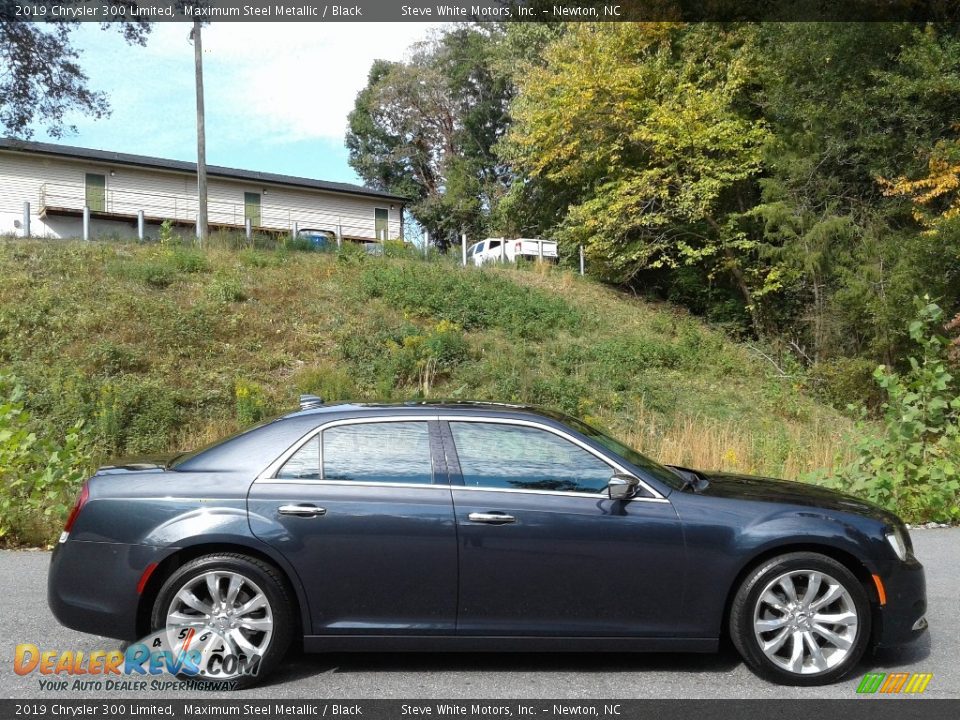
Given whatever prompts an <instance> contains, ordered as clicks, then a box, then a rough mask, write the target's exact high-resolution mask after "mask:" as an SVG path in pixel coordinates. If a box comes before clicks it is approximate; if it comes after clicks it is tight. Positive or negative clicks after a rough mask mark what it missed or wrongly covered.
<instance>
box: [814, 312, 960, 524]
mask: <svg viewBox="0 0 960 720" xmlns="http://www.w3.org/2000/svg"><path fill="white" fill-rule="evenodd" d="M925 301H926V302H921V303H918V309H919V313H918V318H917V320H915V321H914V322H912V323H911V324H910V338H911V339H912V340H913V342H914V343H915V344H916V345H917V347H918V350H919V352H918V353H917V356H916V357H910V369H909V370H907V371H906V372H905V373H903V374H899V373H897V372H895V371H893V370H891V369H888V368H886V367H883V366H880V367H878V368H877V369H876V371H875V372H874V378H875V380H876V382H877V384H878V385H879V386H880V388H881V389H882V391H883V392H884V393H885V395H886V401H885V402H884V403H883V405H882V406H881V410H882V412H883V420H884V430H883V433H882V435H881V436H880V437H874V436H872V435H871V434H870V433H869V431H868V430H867V429H866V428H862V430H863V432H862V433H861V434H860V435H861V438H862V439H861V440H860V441H859V443H858V444H857V457H856V459H855V460H854V461H853V463H851V464H849V465H847V466H846V467H843V468H841V469H840V470H839V472H838V473H837V474H836V476H835V477H834V478H828V479H824V478H822V477H820V478H818V479H819V480H820V481H821V482H824V483H826V484H829V485H832V486H834V487H840V488H843V489H845V490H849V491H850V492H853V493H855V494H859V495H862V496H864V497H866V498H867V499H868V500H871V501H872V502H875V503H877V504H878V505H882V506H883V507H886V508H888V509H890V510H893V511H895V512H898V513H899V514H900V515H901V516H902V517H903V518H904V519H905V520H907V521H913V522H917V521H923V520H958V519H960V507H958V496H960V383H958V382H957V379H956V378H955V377H954V376H953V375H952V374H951V373H950V372H949V370H948V368H947V360H948V358H947V356H948V340H947V339H946V338H944V337H943V336H941V335H940V334H939V333H938V329H939V328H940V327H941V326H942V324H943V311H942V310H941V309H940V307H939V306H938V305H936V304H935V303H931V302H929V298H925ZM865 415H866V410H865V409H863V408H861V416H862V417H865Z"/></svg>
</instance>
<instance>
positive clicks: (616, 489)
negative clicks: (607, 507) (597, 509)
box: [607, 473, 640, 500]
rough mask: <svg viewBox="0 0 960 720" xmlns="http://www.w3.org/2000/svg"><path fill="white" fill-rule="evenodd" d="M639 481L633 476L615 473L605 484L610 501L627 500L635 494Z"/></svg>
mask: <svg viewBox="0 0 960 720" xmlns="http://www.w3.org/2000/svg"><path fill="white" fill-rule="evenodd" d="M639 484H640V481H639V480H637V478H635V477H634V476H633V475H626V474H624V473H617V474H616V475H614V476H613V477H612V478H610V482H609V483H607V493H608V494H609V495H610V499H611V500H629V499H630V498H632V497H633V496H634V493H636V492H637V486H638V485H639Z"/></svg>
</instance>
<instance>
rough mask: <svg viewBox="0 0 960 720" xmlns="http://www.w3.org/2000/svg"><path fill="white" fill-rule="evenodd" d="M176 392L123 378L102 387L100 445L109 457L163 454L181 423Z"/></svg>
mask: <svg viewBox="0 0 960 720" xmlns="http://www.w3.org/2000/svg"><path fill="white" fill-rule="evenodd" d="M181 415H182V413H181V410H180V404H179V402H178V397H177V396H176V393H175V391H174V390H172V389H171V388H169V387H168V386H165V385H164V384H162V383H161V382H159V381H156V380H142V379H140V378H137V377H135V376H129V375H123V376H119V377H117V378H114V379H113V380H111V381H110V382H108V383H105V384H103V385H102V386H100V389H99V394H98V400H97V407H96V411H95V415H94V417H95V419H96V423H95V425H94V430H95V433H96V442H97V445H98V446H99V447H100V448H101V449H102V450H103V452H105V453H106V454H108V455H119V456H123V455H141V454H145V453H154V452H162V451H164V450H166V449H167V448H168V446H169V443H170V437H171V436H172V435H173V433H174V432H175V431H176V429H177V428H178V427H180V424H181V419H182V417H181Z"/></svg>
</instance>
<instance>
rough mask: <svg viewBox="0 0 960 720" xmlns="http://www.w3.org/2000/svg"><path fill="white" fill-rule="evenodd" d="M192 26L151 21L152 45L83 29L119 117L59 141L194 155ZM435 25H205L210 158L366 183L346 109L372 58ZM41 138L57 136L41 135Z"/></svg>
mask: <svg viewBox="0 0 960 720" xmlns="http://www.w3.org/2000/svg"><path fill="white" fill-rule="evenodd" d="M190 27H191V26H190V25H189V24H181V23H159V24H157V25H155V27H154V30H153V32H152V33H151V37H150V39H149V41H148V43H147V47H145V48H144V47H139V46H136V45H134V46H129V45H127V44H126V43H125V42H124V41H123V39H122V38H121V37H120V35H119V33H116V32H114V31H102V30H100V29H99V26H98V25H96V24H94V23H83V24H81V26H80V28H79V29H78V30H77V32H76V35H75V41H76V44H77V46H78V47H79V48H81V49H82V51H83V55H82V57H81V66H82V67H83V69H84V70H85V72H86V73H87V75H88V76H89V78H90V85H91V87H93V88H96V89H98V90H103V91H105V92H106V93H107V94H108V95H109V97H110V104H111V106H112V108H113V112H112V114H111V115H110V117H108V118H104V119H102V120H93V119H91V118H88V117H84V116H80V115H76V114H74V115H72V116H70V117H69V118H68V122H69V123H70V124H73V125H76V126H77V129H78V133H77V134H76V135H67V136H65V137H63V138H62V139H60V140H51V141H52V142H59V143H62V144H66V145H77V146H80V147H90V148H97V149H102V150H115V151H118V152H131V153H139V154H141V155H154V156H157V157H164V158H173V159H177V160H190V161H195V160H196V140H195V138H196V136H195V125H194V123H195V106H194V84H193V47H192V45H190V44H189V43H188V41H187V36H188V34H189V31H190ZM435 27H436V26H432V25H427V24H419V23H335V24H324V23H262V24H260V23H213V24H211V25H209V26H208V27H206V28H204V36H203V42H204V84H205V90H206V92H205V97H206V109H207V117H206V127H207V162H208V163H210V164H212V165H225V166H228V167H237V168H243V169H248V170H260V171H264V172H276V173H284V174H289V175H299V176H303V177H310V178H319V179H324V180H335V181H341V182H359V179H358V178H357V177H356V175H355V174H354V172H353V170H352V169H351V168H350V166H349V165H348V164H347V151H346V148H345V147H344V145H343V137H344V131H345V128H346V121H347V114H348V113H349V112H350V110H351V108H352V107H353V100H354V98H355V97H356V94H357V92H359V91H360V90H361V89H362V88H363V86H364V85H365V83H366V76H367V72H368V71H369V69H370V65H371V63H372V62H373V60H374V59H375V58H386V59H391V60H400V59H402V58H403V57H404V56H405V54H406V51H407V49H408V48H409V46H410V45H411V44H412V43H414V42H416V41H418V40H422V39H425V38H426V37H427V35H428V34H429V33H430V32H432V31H433V30H434V28H435ZM36 139H37V140H50V138H47V137H45V134H44V133H43V132H38V133H37V135H36Z"/></svg>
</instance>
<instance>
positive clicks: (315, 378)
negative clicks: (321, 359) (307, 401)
mask: <svg viewBox="0 0 960 720" xmlns="http://www.w3.org/2000/svg"><path fill="white" fill-rule="evenodd" d="M294 383H295V385H296V388H297V390H298V391H300V392H301V393H309V394H311V395H319V396H320V397H322V398H323V399H324V400H325V401H328V402H330V401H337V400H354V399H356V398H357V386H356V383H355V382H354V380H353V377H352V376H351V375H350V373H349V372H348V371H347V370H345V369H344V368H341V367H338V366H335V365H320V366H319V367H309V368H304V369H302V370H301V371H300V372H298V373H297V375H296V377H295V378H294Z"/></svg>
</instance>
